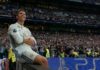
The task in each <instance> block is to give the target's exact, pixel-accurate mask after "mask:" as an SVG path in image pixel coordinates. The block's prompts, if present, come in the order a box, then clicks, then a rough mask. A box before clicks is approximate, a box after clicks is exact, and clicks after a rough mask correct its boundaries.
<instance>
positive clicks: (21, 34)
mask: <svg viewBox="0 0 100 70" xmlns="http://www.w3.org/2000/svg"><path fill="white" fill-rule="evenodd" d="M8 35H9V38H10V46H11V47H12V48H15V49H16V50H17V51H18V53H19V54H20V55H22V54H25V55H26V56H27V57H30V55H31V57H32V55H34V56H36V55H38V54H37V53H35V52H34V51H33V50H32V49H31V46H30V45H28V44H25V43H23V40H24V39H27V38H29V37H31V38H32V39H33V40H34V42H35V44H36V40H35V38H34V37H33V36H32V34H31V32H30V30H29V29H28V28H26V27H24V26H22V25H20V24H19V23H17V22H16V23H15V24H11V25H10V27H9V29H8ZM34 58H35V57H34ZM34 58H32V60H33V59H34Z"/></svg>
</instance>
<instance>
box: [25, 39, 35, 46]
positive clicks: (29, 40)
mask: <svg viewBox="0 0 100 70" xmlns="http://www.w3.org/2000/svg"><path fill="white" fill-rule="evenodd" d="M24 43H26V44H28V45H30V46H32V45H34V41H33V40H32V39H31V38H27V39H24Z"/></svg>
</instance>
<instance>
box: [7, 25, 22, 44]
mask: <svg viewBox="0 0 100 70" xmlns="http://www.w3.org/2000/svg"><path fill="white" fill-rule="evenodd" d="M8 34H9V35H10V36H11V37H12V38H13V39H14V41H15V42H16V43H17V44H21V43H23V36H21V35H20V32H19V30H18V28H17V27H16V26H13V25H12V26H10V27H9V29H8Z"/></svg>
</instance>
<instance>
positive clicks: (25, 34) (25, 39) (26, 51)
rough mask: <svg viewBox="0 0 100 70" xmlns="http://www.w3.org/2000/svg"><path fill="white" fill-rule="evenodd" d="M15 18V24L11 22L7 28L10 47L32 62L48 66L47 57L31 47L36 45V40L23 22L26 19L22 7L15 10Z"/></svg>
mask: <svg viewBox="0 0 100 70" xmlns="http://www.w3.org/2000/svg"><path fill="white" fill-rule="evenodd" d="M16 19H17V22H16V23H15V24H11V25H10V26H9V29H8V35H9V37H10V45H11V47H13V48H15V50H17V51H18V54H19V55H24V56H26V57H28V58H29V59H31V60H32V61H33V63H37V64H40V65H43V66H45V67H47V68H48V61H47V59H46V58H45V57H43V56H41V55H39V54H38V53H36V52H34V51H33V50H32V49H31V46H33V45H34V46H35V45H36V40H35V38H34V37H33V36H32V34H31V32H30V30H29V29H28V28H27V27H25V26H24V22H25V20H26V12H25V10H24V9H19V10H18V11H17V15H16Z"/></svg>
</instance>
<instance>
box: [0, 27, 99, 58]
mask: <svg viewBox="0 0 100 70" xmlns="http://www.w3.org/2000/svg"><path fill="white" fill-rule="evenodd" d="M32 34H33V36H34V37H35V38H36V40H37V46H36V47H32V49H33V50H35V51H36V52H38V53H39V54H41V55H43V56H46V53H47V51H46V49H48V50H49V52H48V53H49V57H59V56H61V57H100V51H99V50H100V40H99V39H100V35H94V34H79V33H64V32H45V31H33V32H32ZM2 47H3V48H5V49H6V50H8V49H9V41H8V37H7V28H1V31H0V50H1V48H2ZM0 53H3V52H1V51H0ZM2 57H7V51H6V55H4V56H2Z"/></svg>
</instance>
